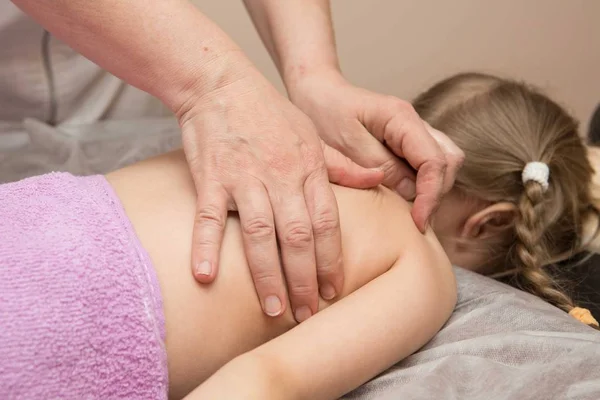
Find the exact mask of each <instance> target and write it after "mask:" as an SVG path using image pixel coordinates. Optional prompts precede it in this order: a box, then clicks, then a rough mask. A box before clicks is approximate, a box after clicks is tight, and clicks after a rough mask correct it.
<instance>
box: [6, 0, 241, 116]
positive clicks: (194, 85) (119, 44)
mask: <svg viewBox="0 0 600 400" xmlns="http://www.w3.org/2000/svg"><path fill="white" fill-rule="evenodd" d="M13 2H14V3H15V4H16V5H17V6H18V7H19V8H21V9H22V10H23V11H24V12H26V13H27V14H29V15H30V16H31V17H32V18H34V19H35V20H37V21H38V22H39V23H40V24H41V25H42V26H44V27H45V28H46V29H47V30H49V31H50V32H52V33H53V34H54V35H55V36H57V37H58V38H59V39H61V40H63V41H64V42H65V43H67V44H68V45H69V46H71V47H73V48H74V49H76V50H77V51H79V52H80V53H81V54H83V55H84V56H86V57H87V58H89V59H90V60H92V61H94V62H95V63H97V64H98V65H100V66H102V67H103V68H105V69H106V70H108V71H109V72H111V73H113V74H114V75H116V76H118V77H119V78H121V79H123V80H124V81H126V82H128V83H129V84H131V85H133V86H136V87H138V88H140V89H142V90H144V91H146V92H148V93H150V94H152V95H154V96H156V97H158V98H160V99H161V100H162V101H163V102H164V103H165V104H166V105H167V106H168V107H169V108H171V109H172V110H173V111H174V112H177V111H178V108H179V107H181V105H182V104H183V103H184V102H186V101H188V99H189V97H190V93H191V92H194V94H198V93H200V92H207V91H210V90H213V89H216V88H217V87H218V86H219V85H223V84H226V81H227V80H231V79H236V76H235V74H236V72H237V71H241V70H242V69H243V67H240V68H238V69H236V67H237V65H236V63H238V62H239V63H240V64H244V63H245V62H246V61H245V57H243V55H242V54H241V51H240V49H239V48H238V47H237V46H236V45H235V43H233V42H232V41H231V40H230V39H229V38H228V37H227V36H226V35H225V34H224V33H223V32H222V31H221V30H220V29H219V27H218V26H216V25H215V24H214V23H212V22H211V21H210V20H209V19H208V18H207V17H205V16H204V15H202V13H200V12H199V11H198V9H197V8H196V7H195V6H194V5H192V4H191V3H190V2H189V1H187V0H161V1H155V0H152V1H147V0H127V1H117V0H94V1H86V0H53V1H48V0H46V1H39V0H13ZM234 60H235V61H234Z"/></svg>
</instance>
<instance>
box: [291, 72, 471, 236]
mask: <svg viewBox="0 0 600 400" xmlns="http://www.w3.org/2000/svg"><path fill="white" fill-rule="evenodd" d="M287 87H288V91H289V93H290V97H291V99H292V101H293V102H294V104H296V105H297V106H298V107H299V108H300V109H302V110H303V111H304V112H305V113H306V114H307V115H309V116H310V117H311V118H312V121H313V122H314V124H315V125H316V126H317V128H318V130H319V133H320V135H321V137H322V138H323V140H324V141H325V142H326V143H327V144H328V145H330V146H332V147H333V148H336V149H338V150H339V151H341V152H342V153H343V154H344V155H346V156H347V157H349V158H350V159H352V160H353V161H355V162H356V163H358V164H360V165H362V166H365V167H378V168H381V169H382V170H383V171H384V172H385V180H384V184H385V185H386V186H388V187H390V188H391V189H394V190H396V191H397V192H398V193H399V194H400V195H402V196H403V197H405V198H406V199H407V200H414V207H413V209H412V214H413V219H414V220H415V223H416V224H417V226H418V227H419V228H420V229H421V230H424V229H425V227H426V225H427V223H428V221H429V218H430V217H431V215H432V214H433V212H434V211H435V210H436V208H437V206H438V205H439V203H440V200H441V197H442V195H443V194H445V193H446V192H448V191H449V190H450V189H451V188H452V185H453V184H454V180H455V177H456V173H457V172H458V170H459V168H460V167H461V165H462V163H463V160H464V153H463V152H462V151H461V150H460V149H459V148H458V147H457V146H456V145H455V144H454V143H453V142H452V141H451V140H450V139H449V138H448V137H447V136H446V135H444V134H443V133H442V132H440V131H437V130H435V129H433V128H432V127H431V126H429V125H428V124H427V123H425V122H424V121H422V120H421V118H419V116H418V115H417V113H416V112H415V111H414V109H413V108H412V106H411V105H410V104H409V103H407V102H405V101H403V100H400V99H398V98H395V97H392V96H385V95H381V94H377V93H373V92H370V91H367V90H364V89H360V88H357V87H354V86H352V85H351V84H349V83H348V82H347V81H346V80H345V79H344V78H343V77H342V75H341V74H340V73H339V72H338V71H335V70H327V71H324V72H319V73H311V74H305V75H303V76H302V77H300V78H297V79H294V80H289V81H288V82H287ZM404 160H406V161H407V162H404ZM415 171H416V173H415Z"/></svg>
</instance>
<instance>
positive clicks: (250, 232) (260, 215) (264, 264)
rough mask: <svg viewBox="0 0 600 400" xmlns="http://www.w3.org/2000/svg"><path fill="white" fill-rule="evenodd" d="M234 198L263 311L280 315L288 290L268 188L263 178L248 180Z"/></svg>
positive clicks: (245, 250) (246, 252)
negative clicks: (280, 259) (280, 258)
mask: <svg viewBox="0 0 600 400" xmlns="http://www.w3.org/2000/svg"><path fill="white" fill-rule="evenodd" d="M234 200H235V203H236V205H237V209H238V211H239V215H240V224H241V228H242V237H243V240H244V252H245V254H246V258H247V260H248V266H249V267H250V272H251V274H252V280H253V281H254V286H255V287H256V293H257V294H258V298H259V299H260V303H261V305H262V308H263V311H264V312H265V314H267V315H269V316H271V317H275V316H278V315H281V314H282V313H283V312H284V311H285V304H286V301H285V299H286V298H287V293H286V290H285V283H284V281H283V274H282V271H281V265H280V262H279V253H278V250H277V238H276V236H275V222H274V219H273V210H272V209H271V203H270V200H269V195H268V193H267V190H266V189H265V187H264V185H263V184H262V182H260V181H253V182H248V183H246V184H244V185H243V186H241V187H238V188H237V189H236V190H235V191H234Z"/></svg>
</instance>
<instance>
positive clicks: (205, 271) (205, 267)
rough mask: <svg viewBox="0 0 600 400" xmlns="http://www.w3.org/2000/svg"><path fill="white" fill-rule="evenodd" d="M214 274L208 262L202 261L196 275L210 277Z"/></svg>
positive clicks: (197, 266) (197, 267)
mask: <svg viewBox="0 0 600 400" xmlns="http://www.w3.org/2000/svg"><path fill="white" fill-rule="evenodd" d="M211 272H212V267H211V266H210V263H209V262H208V261H202V262H201V263H200V264H198V265H196V275H210V273H211Z"/></svg>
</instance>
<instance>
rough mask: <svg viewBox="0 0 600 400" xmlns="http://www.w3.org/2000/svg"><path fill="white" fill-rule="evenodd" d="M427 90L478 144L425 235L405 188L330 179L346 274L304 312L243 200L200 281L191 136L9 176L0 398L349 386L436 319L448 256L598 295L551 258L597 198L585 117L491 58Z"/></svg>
mask: <svg viewBox="0 0 600 400" xmlns="http://www.w3.org/2000/svg"><path fill="white" fill-rule="evenodd" d="M415 108H416V109H417V110H418V111H419V112H420V113H421V115H422V117H423V118H424V119H425V120H426V121H428V122H429V123H430V124H431V125H432V126H433V127H435V128H438V129H440V130H443V131H444V132H445V133H447V134H448V135H449V136H450V137H451V138H452V139H453V140H454V141H455V142H456V143H457V144H458V145H459V147H461V148H462V149H463V150H464V152H465V154H466V156H467V158H466V161H465V167H464V168H463V170H462V171H461V173H460V174H459V177H458V181H457V185H456V188H455V189H454V190H453V191H452V192H451V193H450V194H449V195H448V196H447V198H446V199H445V200H444V201H443V203H442V206H441V208H440V209H439V210H438V212H437V213H436V215H435V216H434V220H433V223H432V229H430V230H429V231H428V232H427V233H426V234H425V235H422V234H421V233H420V232H419V230H418V229H417V228H416V227H415V226H414V223H413V221H412V218H411V215H410V205H409V204H408V203H406V202H405V201H404V200H403V199H402V198H400V197H399V196H397V195H396V194H395V193H393V192H391V191H389V190H387V189H385V188H376V189H373V190H354V189H347V188H342V187H337V186H334V191H335V194H336V198H337V202H338V207H339V211H340V219H341V224H342V225H341V228H342V241H343V243H342V244H343V249H344V259H343V262H344V263H343V265H344V270H345V271H344V272H345V282H344V285H343V288H344V290H343V292H342V293H340V294H339V296H338V297H337V298H336V300H335V301H333V302H332V301H327V300H326V299H321V300H320V303H319V310H320V312H318V313H317V314H315V315H313V316H311V317H310V318H308V319H307V320H306V321H305V322H303V323H302V324H300V325H298V324H297V323H296V322H295V319H294V317H293V315H292V311H297V310H290V307H289V305H288V307H287V310H288V311H286V313H285V314H284V315H282V316H281V317H279V318H276V319H272V318H268V317H265V316H264V314H263V312H262V309H261V304H260V303H259V300H258V298H257V296H256V293H255V289H254V285H253V283H252V279H251V277H250V274H249V271H248V267H247V262H246V258H245V255H244V249H243V245H242V240H241V232H242V230H243V229H249V227H248V226H244V224H242V223H241V222H240V221H239V220H238V218H237V217H236V215H234V214H232V215H230V216H229V218H228V220H227V226H226V230H225V237H224V245H223V248H222V254H221V262H220V273H219V277H218V279H217V280H216V281H215V282H214V283H213V284H212V285H210V286H207V287H206V286H200V285H198V284H197V283H196V282H195V280H194V278H193V277H192V274H191V272H190V268H189V265H190V253H191V240H190V238H191V236H192V221H193V215H194V210H195V196H196V195H195V189H194V185H193V182H192V180H191V177H190V176H189V172H188V169H187V167H186V164H185V160H184V156H183V154H182V153H181V152H175V153H172V154H168V155H165V156H161V157H158V158H155V159H152V160H148V161H145V162H142V163H138V164H136V165H133V166H131V167H128V168H124V169H122V170H119V171H115V172H114V173H111V174H108V175H107V176H106V177H102V176H95V177H73V176H70V175H68V174H49V175H46V176H41V177H36V178H31V179H27V180H24V181H21V182H17V183H14V184H8V185H3V186H0V237H1V238H2V240H0V268H2V273H1V274H0V397H2V398H37V397H51V398H82V397H96V398H124V399H125V398H127V399H134V398H144V399H148V398H166V397H167V396H168V397H170V398H182V397H184V396H189V398H190V399H192V398H257V399H258V398H260V399H270V398H291V399H293V398H298V399H304V398H315V399H319V398H323V399H328V398H338V397H340V396H341V395H343V394H344V393H346V392H348V391H350V390H352V389H354V388H356V387H357V386H359V385H360V384H362V383H364V382H365V381H367V380H369V379H371V378H372V377H374V376H375V375H377V374H378V373H380V372H382V371H383V370H385V369H386V368H388V367H390V366H391V365H393V364H394V363H396V362H398V361H400V360H401V359H403V358H405V357H407V356H408V355H410V354H411V353H413V352H415V351H417V350H418V349H419V348H420V347H421V346H423V345H424V344H425V343H426V342H427V341H429V340H430V339H431V338H432V337H433V336H434V335H435V333H436V332H437V331H438V330H439V329H440V328H441V327H442V325H443V324H444V322H445V321H446V320H447V318H448V317H449V316H450V314H451V312H452V309H453V307H454V304H455V300H456V287H455V282H454V277H453V274H452V269H451V262H452V263H454V264H458V265H461V266H463V267H465V268H468V269H472V270H475V271H479V272H481V273H485V274H497V273H501V274H503V273H510V274H513V275H514V277H515V282H516V283H518V284H519V285H520V287H522V288H524V289H525V290H529V291H532V292H533V293H535V294H537V295H539V296H540V297H542V298H544V299H546V300H548V301H550V302H552V303H553V304H556V305H558V306H559V307H561V308H563V309H565V310H566V311H568V312H571V313H572V314H574V316H575V317H578V315H579V314H581V313H583V314H585V311H584V310H581V309H577V308H574V305H573V304H572V303H571V301H570V300H569V298H568V297H567V296H566V295H565V294H563V293H562V292H561V291H560V290H558V289H557V288H556V287H555V286H554V285H553V282H552V279H551V277H550V274H549V273H548V272H547V271H546V269H545V266H546V265H548V264H551V263H553V262H555V261H557V260H560V259H562V258H565V257H568V256H571V255H572V254H574V253H576V252H578V251H582V250H583V247H584V243H583V240H582V237H583V234H584V232H583V225H584V222H586V221H588V226H592V225H593V223H592V224H591V225H590V223H589V221H592V220H593V216H594V215H595V213H596V210H595V208H594V206H593V204H592V200H591V195H590V182H591V177H592V169H591V167H590V165H589V162H588V161H587V158H586V148H585V146H584V145H583V144H582V142H581V141H580V139H579V137H578V136H577V132H576V123H575V121H574V120H573V119H572V118H570V117H569V116H568V114H567V113H565V112H564V111H563V110H562V109H561V108H560V107H559V106H557V105H556V104H555V103H553V102H552V101H551V100H549V99H547V98H546V97H544V96H543V95H541V94H538V93H537V92H535V91H533V90H531V89H529V88H528V87H526V86H524V85H521V84H519V83H514V82H510V81H505V80H502V79H499V78H495V77H491V76H487V75H480V74H465V75H459V76H456V77H453V78H450V79H448V80H445V81H443V82H441V83H439V84H437V85H436V86H434V87H433V88H432V89H430V90H429V91H427V92H425V93H424V94H423V95H421V96H420V97H419V98H418V99H417V100H416V102H415ZM532 163H533V164H532ZM588 233H589V232H588ZM438 238H439V240H438ZM280 240H286V238H280ZM514 267H516V269H514ZM295 273H299V274H300V273H304V272H303V271H296V272H295ZM265 279H269V277H265ZM584 317H587V315H584ZM581 319H583V318H581ZM587 322H589V323H590V324H592V323H593V322H594V321H592V320H588V321H587ZM292 328H293V329H292Z"/></svg>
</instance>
